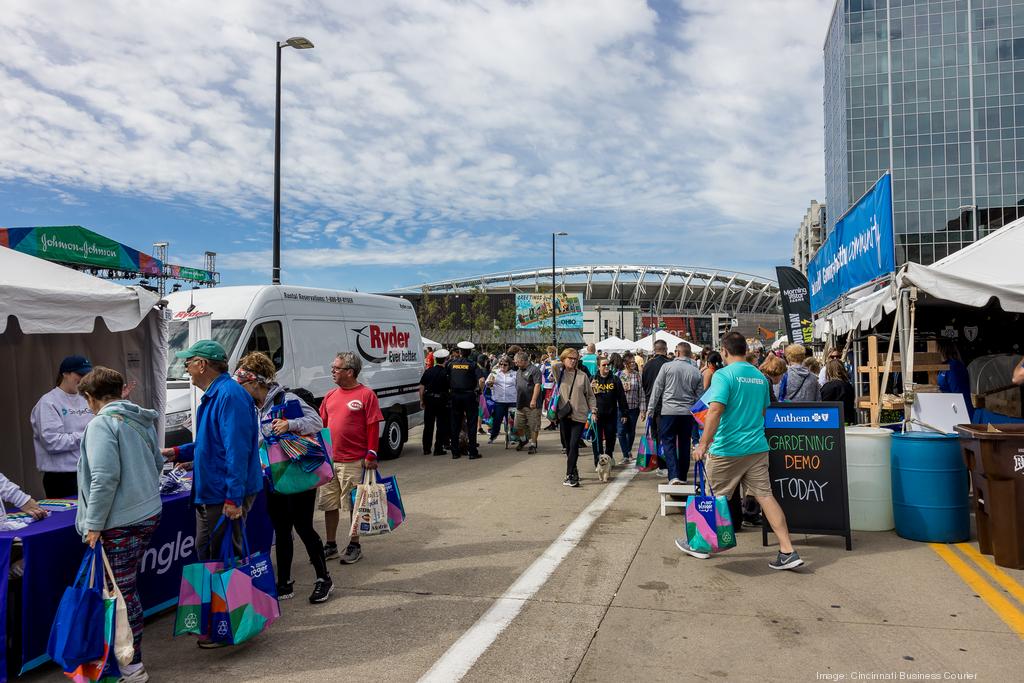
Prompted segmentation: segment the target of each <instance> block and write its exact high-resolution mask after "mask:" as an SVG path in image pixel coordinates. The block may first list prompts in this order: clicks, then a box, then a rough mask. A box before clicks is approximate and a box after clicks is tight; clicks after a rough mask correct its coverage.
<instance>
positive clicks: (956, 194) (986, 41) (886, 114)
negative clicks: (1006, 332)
mask: <svg viewBox="0 0 1024 683" xmlns="http://www.w3.org/2000/svg"><path fill="white" fill-rule="evenodd" d="M824 60H825V65H824V66H825V85H824V106H825V187H826V203H827V205H828V207H829V221H828V223H829V224H828V225H827V229H828V230H831V228H832V227H833V226H834V224H835V219H836V218H839V217H841V216H842V214H843V213H845V211H846V210H847V209H848V208H849V207H850V205H851V204H852V203H853V202H855V201H856V200H857V199H858V198H859V197H860V196H861V195H862V194H864V192H866V191H867V190H868V189H869V188H870V187H871V185H872V184H873V183H874V182H875V181H876V180H877V179H878V178H879V176H881V175H882V173H884V172H885V171H886V169H890V168H891V169H892V179H893V212H894V219H895V220H894V226H895V230H896V244H897V254H896V257H897V262H898V263H902V262H904V261H907V260H910V261H916V262H918V263H924V264H929V263H932V262H934V261H936V260H938V259H940V258H943V257H944V256H946V255H948V254H950V253H951V252H954V251H956V250H957V249H960V248H961V247H964V246H966V245H967V244H970V243H971V242H972V241H973V240H974V239H977V238H980V237H984V236H985V235H986V234H988V233H989V232H992V231H993V230H996V229H998V228H1000V227H1001V226H1003V225H1005V224H1006V223H1009V222H1010V221H1012V220H1014V219H1016V218H1018V217H1020V216H1024V0H838V2H837V4H836V9H835V11H834V14H833V17H832V22H831V24H830V26H829V30H828V34H827V37H826V41H825V48H824Z"/></svg>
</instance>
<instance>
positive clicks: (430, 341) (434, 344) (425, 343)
mask: <svg viewBox="0 0 1024 683" xmlns="http://www.w3.org/2000/svg"><path fill="white" fill-rule="evenodd" d="M420 339H421V340H422V341H423V348H427V347H428V346H429V347H430V348H432V349H434V350H437V349H439V348H441V345H440V344H438V343H437V342H436V341H434V340H433V339H427V338H426V337H420Z"/></svg>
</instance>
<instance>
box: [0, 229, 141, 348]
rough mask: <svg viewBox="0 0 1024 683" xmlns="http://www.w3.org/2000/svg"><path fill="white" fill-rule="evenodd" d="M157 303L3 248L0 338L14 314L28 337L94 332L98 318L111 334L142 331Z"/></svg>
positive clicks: (138, 291)
mask: <svg viewBox="0 0 1024 683" xmlns="http://www.w3.org/2000/svg"><path fill="white" fill-rule="evenodd" d="M159 299H160V297H159V296H157V295H156V294H154V293H153V292H150V291H147V290H145V289H143V288H142V287H125V286H124V285H119V284H115V283H113V282H107V281H106V280H100V279H99V278H95V277H93V276H91V275H86V274H85V273H80V272H78V271H76V270H72V269H71V268H65V267H64V266H61V265H58V264H56V263H50V262H49V261H44V260H42V259H38V258H36V257H34V256H29V255H27V254H22V253H20V252H17V251H14V250H12V249H8V248H6V247H0V334H2V333H3V332H4V331H5V330H6V329H7V318H8V316H12V315H13V316H14V317H15V318H17V319H18V326H19V327H20V328H21V331H22V332H24V333H25V334H56V333H72V332H92V331H93V328H94V327H95V324H96V318H97V316H99V317H102V318H103V321H104V322H105V323H106V325H107V329H108V330H110V331H111V332H123V331H125V330H131V329H134V328H136V327H138V326H139V323H140V322H142V319H143V318H145V317H146V315H147V314H148V313H149V312H150V310H152V308H153V306H154V305H155V304H156V302H157V301H158V300H159Z"/></svg>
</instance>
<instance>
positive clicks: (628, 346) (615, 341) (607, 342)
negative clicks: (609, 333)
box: [595, 337, 636, 353]
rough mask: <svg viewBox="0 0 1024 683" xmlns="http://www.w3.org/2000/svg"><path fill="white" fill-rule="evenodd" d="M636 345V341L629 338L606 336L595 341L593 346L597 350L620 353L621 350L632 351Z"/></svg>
mask: <svg viewBox="0 0 1024 683" xmlns="http://www.w3.org/2000/svg"><path fill="white" fill-rule="evenodd" d="M635 346H636V342H633V341H630V340H629V339H623V338H622V337H608V338H607V339H602V340H601V341H599V342H597V344H596V345H595V347H596V348H597V350H598V351H607V352H608V353H622V352H623V351H632V350H633V348H634V347H635Z"/></svg>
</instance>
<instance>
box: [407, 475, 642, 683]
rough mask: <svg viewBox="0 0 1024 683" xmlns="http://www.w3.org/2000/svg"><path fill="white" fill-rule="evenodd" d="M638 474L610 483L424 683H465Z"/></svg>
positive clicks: (444, 658) (422, 678) (435, 665)
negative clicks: (471, 672) (513, 621)
mask: <svg viewBox="0 0 1024 683" xmlns="http://www.w3.org/2000/svg"><path fill="white" fill-rule="evenodd" d="M635 475H636V470H635V469H634V468H633V467H629V468H628V469H626V470H624V471H622V472H620V473H619V475H618V476H617V477H615V480H614V481H612V482H611V483H610V484H608V486H607V488H606V489H605V490H604V492H603V493H601V495H599V496H598V497H597V498H595V499H594V501H593V502H591V503H590V505H588V506H587V508H586V509H585V510H584V511H583V512H581V513H580V516H579V517H577V518H576V519H575V520H573V522H572V523H571V524H570V525H569V526H568V527H566V529H565V531H563V532H562V535H561V536H559V537H558V538H556V539H555V541H554V543H552V544H551V545H550V546H548V548H547V550H545V551H544V554H543V555H541V556H540V557H538V558H537V559H536V560H535V561H534V562H533V564H531V565H530V566H529V567H527V568H526V571H524V572H523V573H522V574H520V575H519V578H518V579H516V581H515V583H513V584H512V585H511V586H510V587H509V589H508V590H507V591H505V593H504V595H502V596H501V597H500V598H498V600H497V601H496V602H495V603H494V604H493V605H491V607H490V609H488V610H487V611H486V612H484V614H483V616H482V617H480V618H479V619H478V620H477V622H476V623H475V624H473V626H472V627H470V629H469V630H468V631H466V632H465V633H463V634H462V637H460V638H459V639H458V640H457V641H455V643H454V644H453V645H452V646H451V647H450V648H448V651H447V652H445V653H444V655H443V656H442V657H441V658H440V659H439V660H437V661H436V662H434V666H432V667H430V671H428V672H427V673H425V674H423V676H422V677H421V678H420V683H435V682H436V683H451V682H454V681H459V680H462V677H463V676H465V675H466V673H468V672H469V670H470V668H472V666H473V664H475V663H476V660H478V659H479V658H480V656H481V655H482V654H483V653H484V652H486V651H487V649H488V648H489V647H490V646H491V644H492V643H494V641H495V640H496V639H497V638H498V636H499V635H501V632H502V631H504V630H505V629H506V628H507V627H508V625H509V624H511V623H512V620H513V619H515V618H516V617H517V616H518V615H519V612H520V610H522V609H523V605H525V604H526V601H527V600H530V599H531V598H532V597H533V596H534V595H536V594H537V591H539V590H540V588H541V586H543V585H544V584H545V583H547V580H548V579H549V578H551V575H552V574H553V573H554V571H555V570H556V569H557V568H558V565H560V564H561V563H562V560H564V559H565V558H566V557H567V556H568V555H569V553H570V552H572V549H573V548H575V547H576V546H577V545H578V544H579V542H580V541H581V540H583V536H584V535H585V534H586V533H587V530H588V529H590V526H591V525H592V524H593V523H594V521H595V520H597V518H598V517H600V516H601V515H602V514H603V513H604V511H605V510H607V509H608V507H609V506H610V505H611V504H612V502H614V501H615V499H616V498H618V496H619V494H620V493H621V492H622V489H624V488H626V484H628V483H629V482H630V480H631V479H632V478H633V477H634V476H635Z"/></svg>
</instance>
